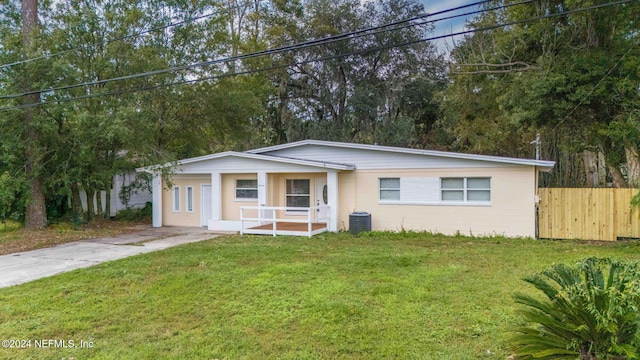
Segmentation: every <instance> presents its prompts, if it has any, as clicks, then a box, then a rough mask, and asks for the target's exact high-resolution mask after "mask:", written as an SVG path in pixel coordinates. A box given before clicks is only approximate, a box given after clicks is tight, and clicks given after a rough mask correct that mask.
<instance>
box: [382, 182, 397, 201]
mask: <svg viewBox="0 0 640 360" xmlns="http://www.w3.org/2000/svg"><path fill="white" fill-rule="evenodd" d="M379 180H380V200H381V201H384V200H400V178H380V179H379Z"/></svg>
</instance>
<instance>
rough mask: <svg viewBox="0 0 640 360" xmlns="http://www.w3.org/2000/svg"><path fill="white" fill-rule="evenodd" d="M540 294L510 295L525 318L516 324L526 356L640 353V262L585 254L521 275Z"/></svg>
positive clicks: (588, 358)
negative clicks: (576, 259)
mask: <svg viewBox="0 0 640 360" xmlns="http://www.w3.org/2000/svg"><path fill="white" fill-rule="evenodd" d="M523 280H524V281H525V282H527V283H529V284H531V285H533V286H534V287H535V288H536V289H538V290H540V291H541V292H542V294H543V295H544V297H542V298H540V297H537V298H536V297H534V296H530V295H526V294H522V293H517V294H515V295H514V299H515V301H516V303H519V304H521V305H524V308H523V309H521V310H520V313H521V314H522V315H523V317H524V319H525V320H526V321H527V322H530V323H533V324H535V327H520V328H518V329H516V335H515V336H514V338H513V341H514V344H515V351H516V354H517V355H518V356H520V357H522V358H525V359H582V360H597V359H640V352H639V350H638V348H639V347H640V314H639V309H638V307H639V305H640V266H639V265H638V263H637V262H631V261H618V260H614V259H600V258H587V259H584V260H582V261H581V262H579V263H578V264H577V265H576V266H573V267H570V266H566V265H563V264H557V265H554V266H552V267H551V268H550V269H548V270H546V271H544V272H542V273H540V274H536V275H534V276H531V277H526V278H524V279H523Z"/></svg>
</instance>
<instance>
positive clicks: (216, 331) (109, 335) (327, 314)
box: [0, 233, 640, 360]
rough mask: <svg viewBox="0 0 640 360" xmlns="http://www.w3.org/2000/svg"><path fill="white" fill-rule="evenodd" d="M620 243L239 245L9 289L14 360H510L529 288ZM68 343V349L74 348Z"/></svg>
mask: <svg viewBox="0 0 640 360" xmlns="http://www.w3.org/2000/svg"><path fill="white" fill-rule="evenodd" d="M639 249H640V247H639V246H638V244H636V243H633V242H621V243H612V244H602V243H578V242H573V241H562V242H560V241H555V242H554V241H536V240H530V239H505V238H500V237H495V238H468V237H445V236H440V235H430V234H413V233H407V234H396V233H375V234H365V235H361V236H359V237H352V236H350V235H349V234H345V233H340V234H322V235H319V236H315V237H313V238H311V239H306V238H291V237H277V238H272V237H252V236H244V237H239V236H227V237H220V238H217V239H214V240H211V241H206V242H202V243H195V244H189V245H184V246H179V247H175V248H172V249H168V250H165V251H161V252H156V253H149V254H144V255H140V256H136V257H132V258H128V259H123V260H119V261H114V262H109V263H105V264H102V265H99V266H95V267H91V268H88V269H82V270H77V271H73V272H70V273H66V274H62V275H59V276H56V277H52V278H48V279H42V280H38V281H35V282H32V283H28V284H24V285H19V286H15V287H10V288H5V289H0V339H24V340H28V339H32V340H33V339H53V340H65V341H69V340H73V341H74V343H75V345H76V346H78V344H79V343H80V341H84V342H87V343H88V342H91V343H92V347H91V348H78V347H76V348H66V349H61V348H55V347H50V348H34V342H33V341H32V344H31V345H32V347H31V348H27V349H1V348H0V358H3V359H15V358H22V359H28V358H33V359H61V358H65V359H70V358H74V359H114V358H118V359H154V360H155V359H175V358H181V359H264V358H279V359H380V358H392V359H505V358H506V357H507V356H509V355H510V354H511V349H510V346H509V343H508V338H509V336H510V334H509V330H510V329H511V328H512V327H514V326H516V325H519V324H521V322H520V320H519V318H518V317H517V315H516V306H515V305H514V302H513V300H512V298H511V295H512V294H513V292H514V291H516V290H517V291H524V292H529V291H531V289H529V288H528V287H527V286H526V284H525V283H524V282H522V281H521V280H520V279H521V278H522V277H523V276H524V275H529V274H532V273H534V272H538V271H541V270H543V269H545V268H547V267H548V266H550V265H551V264H552V263H555V262H566V263H572V262H575V261H577V260H579V259H581V258H584V257H587V256H613V257H618V258H632V259H638V258H639V257H640V256H639V255H638V250H639ZM67 344H68V343H67Z"/></svg>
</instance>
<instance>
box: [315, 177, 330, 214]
mask: <svg viewBox="0 0 640 360" xmlns="http://www.w3.org/2000/svg"><path fill="white" fill-rule="evenodd" d="M327 201H328V194H327V178H324V177H317V178H316V206H323V205H327ZM328 215H329V211H328V209H327V208H326V207H322V208H319V209H316V219H321V221H322V222H326V221H327V216H328Z"/></svg>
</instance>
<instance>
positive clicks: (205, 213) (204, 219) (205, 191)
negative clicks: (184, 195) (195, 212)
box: [200, 185, 213, 226]
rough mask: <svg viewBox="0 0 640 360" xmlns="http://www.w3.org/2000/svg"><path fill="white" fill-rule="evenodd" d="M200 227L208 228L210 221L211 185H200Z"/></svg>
mask: <svg viewBox="0 0 640 360" xmlns="http://www.w3.org/2000/svg"><path fill="white" fill-rule="evenodd" d="M200 190H201V191H200V225H201V226H209V220H210V219H211V211H212V210H213V209H212V206H211V185H202V186H201V187H200Z"/></svg>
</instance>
